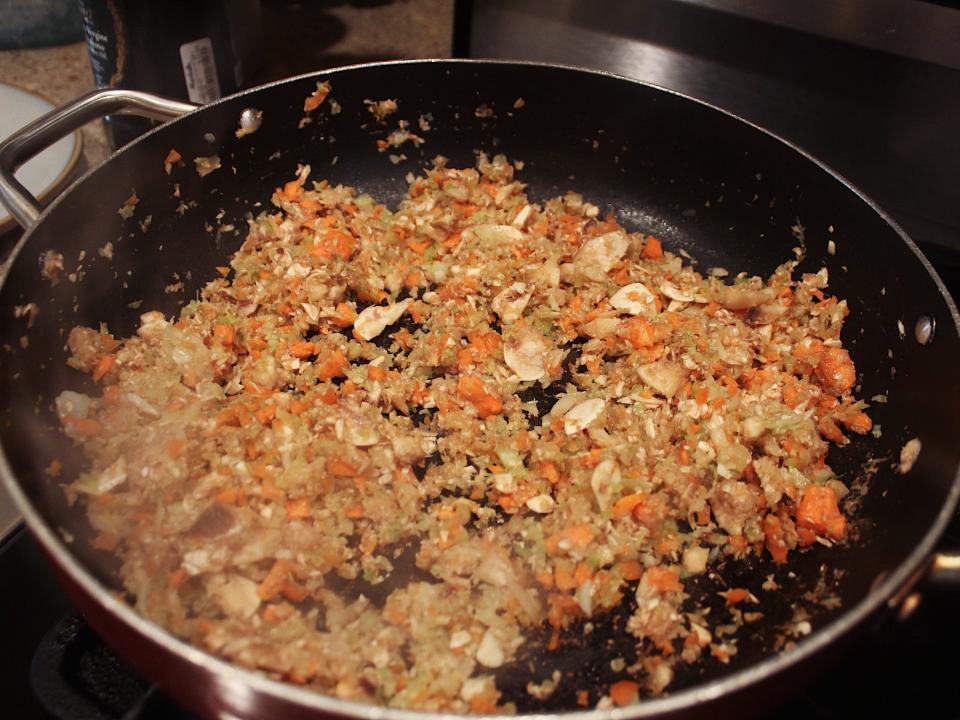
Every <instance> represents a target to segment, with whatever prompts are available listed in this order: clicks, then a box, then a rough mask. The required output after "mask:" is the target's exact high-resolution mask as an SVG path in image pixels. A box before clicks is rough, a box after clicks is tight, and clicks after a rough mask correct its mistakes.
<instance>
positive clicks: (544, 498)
mask: <svg viewBox="0 0 960 720" xmlns="http://www.w3.org/2000/svg"><path fill="white" fill-rule="evenodd" d="M526 505H527V507H528V508H530V509H531V510H533V511H534V512H535V513H539V514H540V515H549V514H550V513H552V512H553V511H554V508H556V507H557V502H556V500H554V499H553V498H552V497H550V496H549V495H546V494H544V495H534V496H533V497H532V498H530V499H529V500H527V503H526Z"/></svg>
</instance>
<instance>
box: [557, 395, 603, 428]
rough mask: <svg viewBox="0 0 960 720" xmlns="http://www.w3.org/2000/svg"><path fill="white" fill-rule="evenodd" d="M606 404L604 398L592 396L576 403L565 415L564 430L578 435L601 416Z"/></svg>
mask: <svg viewBox="0 0 960 720" xmlns="http://www.w3.org/2000/svg"><path fill="white" fill-rule="evenodd" d="M605 405H606V403H605V402H604V401H603V399H602V398H591V399H590V400H584V401H583V402H582V403H580V404H578V405H574V406H573V407H572V408H570V410H568V411H567V414H566V415H564V416H563V430H564V432H566V433H567V435H576V434H577V433H578V432H580V431H582V430H585V429H586V427H587V426H588V425H589V424H590V423H592V422H593V421H594V420H596V419H597V418H598V417H600V413H602V412H603V408H604V406H605Z"/></svg>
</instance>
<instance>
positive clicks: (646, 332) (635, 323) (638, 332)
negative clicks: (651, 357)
mask: <svg viewBox="0 0 960 720" xmlns="http://www.w3.org/2000/svg"><path fill="white" fill-rule="evenodd" d="M624 327H625V328H626V335H627V342H629V343H630V344H631V345H633V347H635V348H637V349H638V350H639V349H640V348H645V347H650V346H651V345H654V344H655V343H656V342H657V335H656V332H655V331H654V327H653V325H652V324H651V323H650V321H649V320H646V319H644V318H641V317H636V318H631V319H630V320H627V321H626V323H624Z"/></svg>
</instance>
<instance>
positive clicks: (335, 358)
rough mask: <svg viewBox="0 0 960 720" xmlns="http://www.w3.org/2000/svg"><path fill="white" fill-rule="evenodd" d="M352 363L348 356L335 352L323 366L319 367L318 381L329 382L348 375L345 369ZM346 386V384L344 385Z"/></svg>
mask: <svg viewBox="0 0 960 720" xmlns="http://www.w3.org/2000/svg"><path fill="white" fill-rule="evenodd" d="M349 364H350V363H349V362H348V361H347V356H346V355H344V354H343V352H341V351H340V350H335V351H334V352H333V354H332V355H331V356H330V357H329V358H327V360H325V361H324V362H323V363H322V364H321V365H317V379H318V380H320V381H324V380H329V379H331V378H334V377H337V376H339V375H346V372H345V371H344V368H346V367H347V366H348V365H349ZM344 384H346V383H344Z"/></svg>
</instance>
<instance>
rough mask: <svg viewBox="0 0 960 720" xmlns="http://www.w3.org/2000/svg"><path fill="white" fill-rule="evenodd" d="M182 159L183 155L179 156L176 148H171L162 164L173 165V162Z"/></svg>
mask: <svg viewBox="0 0 960 720" xmlns="http://www.w3.org/2000/svg"><path fill="white" fill-rule="evenodd" d="M182 159H183V156H181V155H180V153H178V152H177V151H176V150H174V149H173V148H171V149H170V152H168V153H167V156H166V157H165V158H164V159H163V164H164V165H173V164H174V163H178V162H180V161H181V160H182Z"/></svg>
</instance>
